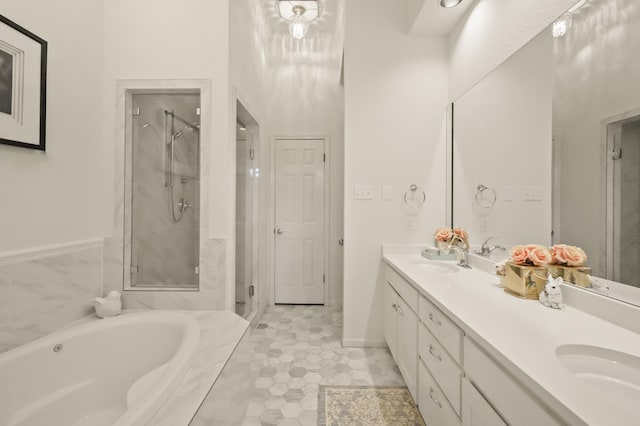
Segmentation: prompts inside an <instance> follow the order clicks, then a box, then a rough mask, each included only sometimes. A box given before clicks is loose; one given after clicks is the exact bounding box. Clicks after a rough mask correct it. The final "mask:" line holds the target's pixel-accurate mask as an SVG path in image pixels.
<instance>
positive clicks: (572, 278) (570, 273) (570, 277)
mask: <svg viewBox="0 0 640 426" xmlns="http://www.w3.org/2000/svg"><path fill="white" fill-rule="evenodd" d="M547 269H548V270H549V273H550V274H551V275H552V276H553V278H558V277H562V280H563V281H565V282H568V283H572V284H575V285H578V286H580V287H585V288H590V287H591V280H590V279H589V275H591V268H590V267H589V266H566V265H547Z"/></svg>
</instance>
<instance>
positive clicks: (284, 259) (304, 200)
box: [275, 139, 325, 304]
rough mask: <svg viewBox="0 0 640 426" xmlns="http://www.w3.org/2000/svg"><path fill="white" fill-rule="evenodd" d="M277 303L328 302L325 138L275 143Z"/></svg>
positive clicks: (277, 141) (283, 140)
mask: <svg viewBox="0 0 640 426" xmlns="http://www.w3.org/2000/svg"><path fill="white" fill-rule="evenodd" d="M275 156H276V183H275V228H276V235H275V239H276V241H275V303H299V304H323V303H324V251H325V250H324V190H325V188H324V140H322V139H304V140H288V139H278V140H276V142H275Z"/></svg>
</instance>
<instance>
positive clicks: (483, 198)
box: [475, 184, 498, 209]
mask: <svg viewBox="0 0 640 426" xmlns="http://www.w3.org/2000/svg"><path fill="white" fill-rule="evenodd" d="M476 189H477V192H476V197H475V198H476V204H477V205H478V206H480V207H482V208H483V209H490V208H491V207H493V205H494V204H495V203H496V200H497V199H498V195H497V194H496V191H495V189H493V188H489V187H487V186H484V185H482V184H480V185H478V186H477V187H476Z"/></svg>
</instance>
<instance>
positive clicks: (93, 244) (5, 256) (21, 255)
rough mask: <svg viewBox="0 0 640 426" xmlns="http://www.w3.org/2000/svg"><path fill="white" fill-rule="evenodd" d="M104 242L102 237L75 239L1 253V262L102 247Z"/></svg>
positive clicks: (20, 260)
mask: <svg viewBox="0 0 640 426" xmlns="http://www.w3.org/2000/svg"><path fill="white" fill-rule="evenodd" d="M103 242H104V240H103V239H102V238H100V239H95V240H84V241H74V242H71V243H63V244H56V245H50V246H42V247H36V248H31V249H25V250H16V251H12V252H5V253H0V264H6V263H14V262H25V261H30V260H36V259H42V258H46V257H53V256H59V255H62V254H68V253H74V252H77V251H82V250H88V249H93V248H102V245H103Z"/></svg>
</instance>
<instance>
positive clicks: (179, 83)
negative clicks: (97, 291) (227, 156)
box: [105, 80, 214, 306]
mask: <svg viewBox="0 0 640 426" xmlns="http://www.w3.org/2000/svg"><path fill="white" fill-rule="evenodd" d="M187 93H189V94H197V95H199V96H200V110H201V113H200V163H201V164H200V170H199V178H200V191H199V192H200V212H199V218H200V220H199V224H200V229H199V232H198V233H199V240H200V241H199V261H198V263H199V265H200V267H199V268H200V271H199V279H198V281H199V282H198V285H197V286H190V287H186V286H185V287H170V286H161V287H151V286H144V287H138V286H131V275H130V264H131V226H130V221H131V211H130V210H129V214H127V211H126V208H125V204H126V202H125V196H127V195H128V194H127V185H129V184H130V183H131V182H130V181H129V180H128V176H127V174H128V173H129V172H127V170H130V169H131V164H130V160H131V156H130V155H128V156H127V155H125V153H126V151H127V146H130V144H131V140H132V137H133V96H134V95H139V94H152V95H153V94H187ZM117 95H118V97H119V102H118V111H117V115H118V116H119V117H116V124H117V126H116V128H117V133H118V135H117V139H116V140H117V149H116V168H115V169H116V176H115V177H116V191H115V194H116V215H115V233H114V238H113V239H112V240H114V241H113V242H109V247H106V250H108V251H110V252H111V253H105V258H111V257H115V254H116V250H118V251H119V254H118V261H117V262H115V263H117V264H118V267H119V268H118V269H120V270H119V271H118V272H119V273H118V275H119V277H120V280H118V281H120V283H119V285H118V286H117V287H116V288H115V289H118V290H123V291H125V292H134V291H135V292H156V293H164V294H168V293H169V292H181V294H184V295H185V296H186V295H187V294H189V293H192V294H193V293H199V292H203V291H208V292H211V293H212V294H213V293H214V289H213V288H211V289H209V288H207V287H212V285H213V283H208V282H203V277H205V276H207V275H211V273H210V271H208V268H209V267H210V263H211V262H206V261H205V260H203V258H205V257H206V256H207V254H208V252H210V251H211V249H210V247H205V246H206V244H207V241H208V238H209V236H208V227H207V226H206V224H207V223H208V211H209V208H208V207H209V205H208V203H209V201H208V200H209V197H208V188H209V176H208V174H209V168H208V167H207V166H206V158H208V157H207V155H208V150H209V143H208V137H207V135H208V134H209V129H210V128H211V119H210V117H211V109H210V105H211V82H210V81H209V80H119V81H118V82H117ZM119 120H121V121H119ZM125 163H126V164H125ZM129 174H130V173H129ZM129 194H130V191H129ZM130 204H131V203H130V202H129V205H130ZM127 223H129V225H128V226H127ZM110 260H112V261H113V260H115V259H110ZM105 267H106V266H105ZM114 274H115V267H114V268H113V269H112V270H111V271H108V272H107V271H105V275H114ZM105 286H106V287H115V286H114V283H112V282H107V280H105ZM125 295H126V293H125ZM194 297H197V295H196V294H194ZM193 302H194V303H195V304H200V303H203V302H201V301H198V302H196V300H194V301H193ZM208 306H213V305H212V304H211V303H209V305H208Z"/></svg>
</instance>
